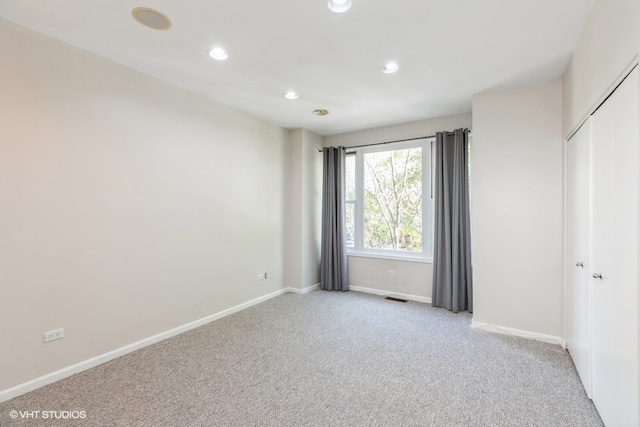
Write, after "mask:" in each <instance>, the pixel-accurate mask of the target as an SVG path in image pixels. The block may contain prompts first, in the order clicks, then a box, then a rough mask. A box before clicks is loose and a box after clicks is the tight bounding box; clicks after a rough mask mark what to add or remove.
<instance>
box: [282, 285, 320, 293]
mask: <svg viewBox="0 0 640 427" xmlns="http://www.w3.org/2000/svg"><path fill="white" fill-rule="evenodd" d="M316 289H320V283H316V284H315V285H313V286H307V287H306V288H302V289H298V288H286V291H287V292H291V293H294V294H308V293H309V292H311V291H315V290H316Z"/></svg>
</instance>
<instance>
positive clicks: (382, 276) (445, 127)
mask: <svg viewBox="0 0 640 427" xmlns="http://www.w3.org/2000/svg"><path fill="white" fill-rule="evenodd" d="M471 124H472V122H471V113H466V114H460V115H455V116H448V117H440V118H434V119H427V120H420V121H415V122H409V123H404V124H400V125H393V126H385V127H379V128H374V129H369V130H363V131H357V132H349V133H343V134H340V135H333V136H328V137H325V138H324V145H325V146H326V147H330V146H339V145H342V146H345V147H349V146H353V145H359V144H371V143H376V142H385V141H391V140H397V139H405V138H418V137H421V136H429V135H434V134H435V133H436V132H440V131H452V130H454V129H459V128H471ZM348 270H349V283H350V285H351V286H352V287H356V288H358V287H360V288H367V289H370V290H372V291H378V292H379V293H383V294H403V295H407V296H411V297H415V298H414V299H417V300H421V301H430V300H431V279H432V275H433V268H432V264H431V263H424V262H412V261H399V260H390V259H379V258H367V257H360V256H349V257H348ZM388 270H395V272H396V276H395V277H393V276H388V275H387V271H388Z"/></svg>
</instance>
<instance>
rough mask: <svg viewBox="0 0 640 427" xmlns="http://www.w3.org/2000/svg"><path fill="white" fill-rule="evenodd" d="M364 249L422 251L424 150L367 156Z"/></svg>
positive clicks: (406, 150)
mask: <svg viewBox="0 0 640 427" xmlns="http://www.w3.org/2000/svg"><path fill="white" fill-rule="evenodd" d="M364 165H365V166H364V217H365V219H364V221H365V224H364V247H365V248H375V249H389V250H400V251H410V252H421V251H422V149H421V148H408V149H403V150H393V151H384V152H378V153H366V154H365V155H364Z"/></svg>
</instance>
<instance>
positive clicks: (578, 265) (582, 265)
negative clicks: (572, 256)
mask: <svg viewBox="0 0 640 427" xmlns="http://www.w3.org/2000/svg"><path fill="white" fill-rule="evenodd" d="M576 267H584V264H583V263H582V261H578V262H576Z"/></svg>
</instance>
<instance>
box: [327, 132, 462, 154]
mask: <svg viewBox="0 0 640 427" xmlns="http://www.w3.org/2000/svg"><path fill="white" fill-rule="evenodd" d="M465 130H467V129H465ZM443 133H446V134H452V133H455V132H443ZM469 133H471V131H469ZM435 137H436V136H435V135H426V136H416V137H413V138H405V139H394V140H393V141H384V142H373V143H371V144H360V145H351V146H349V147H344V148H345V149H346V150H349V149H351V148H360V147H373V146H375V145H385V144H393V143H395V142H407V141H416V140H418V139H426V138H435ZM318 151H319V152H322V150H321V149H319V148H318Z"/></svg>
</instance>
